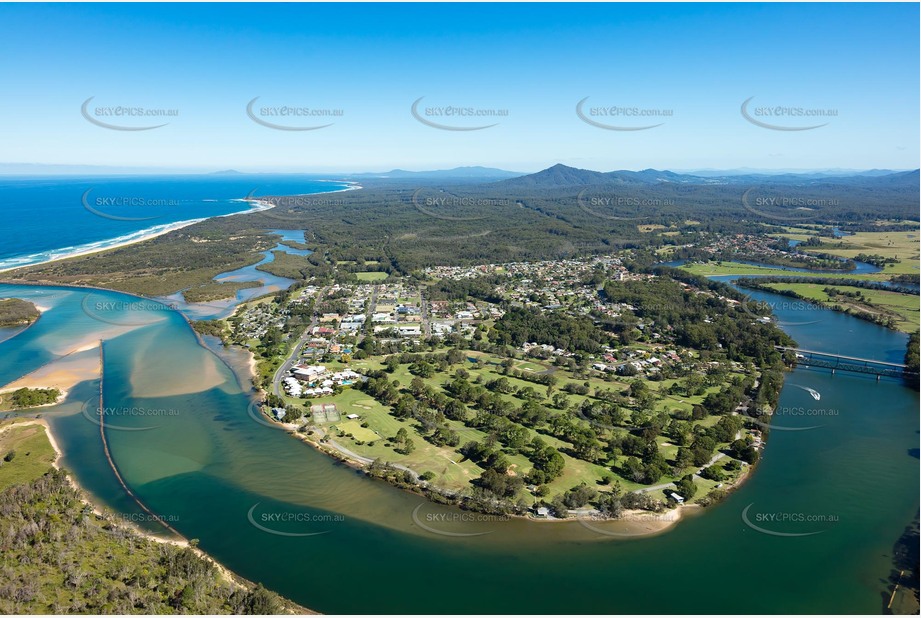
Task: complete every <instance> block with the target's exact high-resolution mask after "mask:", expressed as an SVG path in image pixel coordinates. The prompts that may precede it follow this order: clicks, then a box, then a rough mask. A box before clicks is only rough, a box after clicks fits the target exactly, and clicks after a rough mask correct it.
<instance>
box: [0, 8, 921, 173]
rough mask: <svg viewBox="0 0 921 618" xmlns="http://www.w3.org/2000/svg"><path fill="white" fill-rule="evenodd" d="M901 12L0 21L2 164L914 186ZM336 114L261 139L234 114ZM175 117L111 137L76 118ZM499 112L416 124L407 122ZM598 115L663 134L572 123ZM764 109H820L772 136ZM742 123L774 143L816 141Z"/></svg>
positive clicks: (291, 12) (155, 11) (100, 12)
mask: <svg viewBox="0 0 921 618" xmlns="http://www.w3.org/2000/svg"><path fill="white" fill-rule="evenodd" d="M918 13H919V7H918V5H917V4H703V5H695V4H651V5H633V4H604V5H602V4H565V5H558V4H529V5H522V4H504V5H482V4H473V5H463V6H461V5H454V4H440V5H421V6H420V5H394V4H387V5H381V4H378V5H366V4H360V5H358V4H324V5H292V4H258V5H241V4H232V5H214V4H170V5H136V4H132V5H111V4H106V5H102V4H98V5H95V4H94V5H73V4H69V5H11V4H4V5H0V80H2V82H0V83H3V84H4V90H5V91H6V95H5V96H4V97H3V98H2V100H0V109H2V112H3V113H2V118H3V120H2V121H0V162H33V163H58V164H91V165H131V166H168V167H182V168H195V169H208V170H212V169H224V168H236V169H240V170H244V171H269V170H275V171H305V172H328V171H366V170H370V171H383V170H387V169H391V168H394V167H401V168H407V169H436V168H445V167H454V166H458V165H486V166H496V167H503V168H505V169H511V170H515V171H525V172H527V171H535V170H538V169H542V168H544V167H548V166H550V165H552V164H554V163H557V162H562V163H565V164H567V165H572V166H576V167H586V168H591V169H599V170H612V169H643V168H648V167H655V168H660V169H661V168H668V169H701V168H724V169H725V168H737V167H754V168H772V169H775V168H777V169H819V168H858V169H866V168H895V169H908V168H915V167H918V161H919V141H918V135H919V121H918V118H919V94H918V93H919V61H918V57H919V35H918V17H919V14H918ZM257 96H258V97H260V99H259V102H258V104H257V106H256V108H255V109H256V110H257V111H256V113H257V114H259V111H258V110H259V109H260V108H261V107H263V106H269V107H278V106H291V107H298V108H305V107H306V108H313V109H330V110H341V111H342V115H341V116H338V117H334V118H320V119H316V118H306V119H304V118H295V119H291V118H287V119H280V118H278V117H275V118H272V117H269V116H264V115H263V116H260V117H261V118H263V119H265V120H269V121H273V122H276V123H278V122H284V123H287V124H289V125H302V126H303V125H317V124H324V123H326V122H330V121H332V122H334V124H333V125H332V126H330V127H327V128H324V129H319V130H315V131H279V130H274V129H271V128H267V127H264V126H261V125H259V124H257V123H256V122H254V121H252V120H251V119H250V118H249V117H248V116H247V114H246V105H247V103H248V102H249V101H250V100H252V99H253V98H254V97H257ZM89 97H94V99H93V101H92V104H91V106H90V107H89V109H90V114H91V115H93V117H94V118H96V119H98V120H102V121H111V120H113V119H112V118H111V117H109V118H106V117H103V116H101V115H99V114H97V113H96V111H95V110H96V108H97V107H115V106H129V107H144V108H148V109H151V108H153V109H156V108H162V109H175V110H178V115H177V116H175V117H170V118H167V119H153V121H151V122H148V121H150V120H151V119H148V118H142V119H138V118H129V119H124V118H117V119H115V120H116V121H117V122H118V123H120V124H119V126H140V125H150V124H159V123H161V122H169V124H168V125H167V126H164V127H162V128H158V129H154V130H149V131H115V130H109V129H106V128H101V127H99V126H96V125H95V124H93V123H91V122H89V121H88V120H86V119H85V118H84V117H83V116H82V115H81V112H80V109H81V105H82V104H83V102H84V101H85V100H86V99H88V98H89ZM420 97H425V98H424V100H423V103H422V104H421V107H420V109H421V110H422V111H421V114H423V115H425V110H426V108H430V107H446V106H456V107H462V108H476V109H485V110H507V111H508V115H507V116H504V117H500V118H492V119H487V121H486V122H482V121H480V119H470V118H460V119H458V118H448V119H446V118H444V117H440V118H439V117H436V116H433V115H426V116H425V117H426V118H428V119H429V120H432V121H437V122H441V123H442V124H445V123H450V124H451V126H457V127H469V126H475V125H482V124H488V123H492V122H498V124H497V125H496V126H494V127H491V128H488V129H483V130H478V131H446V130H440V129H437V128H433V127H431V126H427V125H426V124H423V123H422V122H420V121H419V120H417V119H416V118H414V117H413V115H412V114H411V113H410V106H411V105H412V103H413V102H414V101H416V100H417V99H419V98H420ZM585 97H589V99H588V101H587V102H586V104H585V107H584V108H583V111H584V112H585V113H589V114H590V110H591V109H592V108H596V107H605V108H607V107H611V106H617V107H626V108H642V109H649V110H660V111H659V112H658V113H670V114H671V115H670V116H664V117H661V118H658V119H656V120H654V121H652V122H650V121H647V119H646V118H636V117H625V116H623V115H622V114H621V115H619V116H617V117H600V116H593V118H595V119H596V120H598V121H600V122H604V123H607V124H613V125H616V126H618V127H622V128H623V127H637V126H646V125H649V124H654V123H658V122H663V121H664V124H662V125H661V126H658V127H655V128H653V129H648V130H639V131H613V130H605V129H600V128H597V127H595V126H591V125H589V124H587V123H586V122H583V121H582V120H581V119H580V118H579V117H578V116H577V115H576V104H577V103H578V102H579V101H580V100H582V99H584V98H585ZM749 97H755V98H754V99H753V100H752V103H751V104H750V108H749V109H750V110H752V113H754V111H753V110H756V109H760V108H762V107H767V108H774V107H776V106H784V107H794V108H806V109H820V110H832V111H833V112H836V114H837V115H835V116H831V117H827V118H823V119H822V120H821V121H820V122H826V121H827V124H826V125H825V126H823V127H821V128H818V129H813V130H806V131H780V130H772V129H767V128H763V127H760V126H756V125H755V124H753V123H751V122H748V121H747V120H746V119H745V118H744V117H743V116H742V114H741V113H740V107H741V105H742V102H743V101H745V100H746V99H748V98H749ZM761 119H762V120H765V121H766V122H769V123H771V124H774V125H775V126H782V127H802V126H809V125H812V124H819V123H820V122H813V120H812V118H806V119H804V118H801V117H791V116H789V115H788V114H787V115H783V116H782V117H780V118H777V117H772V118H767V117H764V116H762V117H761Z"/></svg>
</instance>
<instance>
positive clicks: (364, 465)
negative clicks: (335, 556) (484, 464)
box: [221, 342, 755, 538]
mask: <svg viewBox="0 0 921 618" xmlns="http://www.w3.org/2000/svg"><path fill="white" fill-rule="evenodd" d="M221 345H223V346H224V347H225V348H227V347H229V346H227V345H226V344H224V343H223V342H221ZM237 347H240V346H237ZM242 349H244V350H245V351H246V352H247V353H248V354H249V360H250V362H249V367H250V380H251V384H252V388H253V391H254V393H255V394H256V395H257V396H259V397H260V398H263V399H264V398H265V396H266V392H265V391H264V390H263V389H262V388H257V387H256V384H255V378H256V363H257V361H256V360H255V355H254V354H253V353H252V352H251V351H250V350H247V349H245V348H242ZM258 414H259V416H260V417H262V418H261V419H259V420H262V421H263V422H264V423H265V424H267V425H271V426H273V427H276V428H278V429H280V430H283V431H284V432H285V433H286V434H288V435H289V436H291V437H292V438H294V439H295V440H298V441H300V442H303V443H304V444H306V445H308V446H310V447H312V448H314V449H315V450H317V451H318V452H320V453H322V454H323V455H326V456H327V457H330V458H331V459H334V460H335V461H338V462H340V463H342V464H345V465H346V466H348V467H350V468H352V469H353V470H356V471H358V472H361V473H363V474H364V475H366V476H367V477H369V478H371V479H378V480H381V481H383V482H385V483H387V484H388V485H390V486H391V487H393V488H394V489H399V490H402V491H406V492H409V493H411V494H414V495H417V496H420V497H422V498H424V499H426V500H427V501H428V502H430V503H431V504H436V505H440V506H452V507H454V508H459V509H461V510H469V511H471V512H479V513H484V514H489V512H487V511H485V510H478V509H476V508H471V506H475V505H470V504H466V503H463V502H456V501H455V496H454V495H452V494H449V493H447V492H446V491H445V490H442V489H439V488H435V487H431V486H429V485H427V484H426V485H420V484H418V477H419V474H418V473H417V472H415V471H414V470H412V469H410V468H407V467H405V466H402V465H401V464H394V463H393V462H384V463H385V465H387V466H389V467H391V468H392V469H396V470H407V471H409V472H411V473H412V474H413V475H415V477H416V481H417V482H416V483H414V484H412V485H410V484H405V485H404V484H396V483H392V482H390V480H389V479H388V478H381V477H377V476H374V475H372V474H371V473H370V465H371V464H370V463H368V462H366V461H363V459H369V458H362V457H361V456H360V455H357V454H356V453H352V452H351V451H349V450H348V449H347V448H345V447H342V446H340V445H339V444H338V443H336V442H334V441H333V440H331V439H328V440H327V442H320V439H322V438H325V437H326V434H324V435H321V436H317V435H314V436H311V435H308V434H307V433H306V432H301V431H299V429H300V426H299V425H298V424H297V423H283V422H281V421H277V420H275V419H273V418H271V417H269V416H267V415H266V414H264V413H263V412H261V409H260V412H258ZM754 467H755V466H754V465H748V466H746V468H745V469H744V471H743V473H742V474H740V475H739V477H738V478H737V479H736V480H735V482H733V483H731V484H724V486H723V487H722V488H721V489H723V490H724V491H725V492H726V494H727V495H726V497H728V495H729V494H731V493H732V492H734V491H736V490H737V489H739V488H740V487H741V486H742V485H743V484H744V483H745V482H746V481H747V480H748V479H749V478H750V477H751V476H752V472H753V471H754ZM430 494H435V495H437V496H440V497H442V498H445V499H447V500H448V502H447V503H445V502H441V501H437V500H433V499H432V498H431V496H430ZM724 499H725V498H723V500H724ZM719 502H722V500H720V501H719ZM719 502H716V503H713V504H712V505H710V506H713V505H715V504H718V503H719ZM706 508H707V507H705V506H703V505H701V504H698V503H696V502H694V503H690V504H679V505H677V506H675V507H673V508H667V507H666V509H665V510H664V511H661V512H656V511H646V510H642V509H624V511H623V514H622V516H621V517H618V518H596V517H595V515H593V514H588V516H587V517H585V516H580V515H573V516H570V517H565V518H559V517H535V516H534V515H532V514H531V513H525V514H521V513H505V514H504V515H506V516H508V517H509V518H514V519H518V520H522V521H528V522H534V523H542V524H543V523H572V522H591V523H596V524H600V525H607V524H613V523H618V522H620V523H634V524H646V525H650V524H651V525H652V528H651V529H649V530H648V531H644V532H641V533H638V534H632V535H630V538H641V537H642V538H646V537H651V536H656V535H659V534H663V533H665V532H668V531H670V530H672V529H673V528H674V527H675V526H677V525H678V524H679V523H681V522H682V521H683V520H684V519H685V518H686V517H688V516H689V515H699V514H702V512H703V511H704V510H705V509H706ZM583 525H586V524H584V523H583ZM586 527H589V529H591V528H590V526H586ZM612 536H618V535H616V534H612Z"/></svg>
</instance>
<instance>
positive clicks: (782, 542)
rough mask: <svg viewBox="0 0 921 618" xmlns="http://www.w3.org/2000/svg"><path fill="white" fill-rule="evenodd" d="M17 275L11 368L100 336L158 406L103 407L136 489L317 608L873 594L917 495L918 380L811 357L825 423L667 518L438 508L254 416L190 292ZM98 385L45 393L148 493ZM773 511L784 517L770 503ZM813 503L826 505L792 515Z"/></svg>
mask: <svg viewBox="0 0 921 618" xmlns="http://www.w3.org/2000/svg"><path fill="white" fill-rule="evenodd" d="M9 296H15V297H21V298H29V299H35V301H36V302H37V303H39V304H42V305H44V306H49V307H50V309H49V310H48V311H46V312H45V314H44V315H43V316H42V318H41V319H40V320H39V321H38V322H37V323H36V324H35V325H33V326H32V327H31V328H29V329H27V330H25V331H23V332H20V333H19V334H17V335H15V336H14V337H12V338H10V339H8V340H6V341H3V342H0V383H6V382H8V381H10V380H12V379H15V378H17V377H19V376H21V375H24V374H26V373H28V372H29V371H31V370H33V369H34V368H36V367H38V366H40V365H41V364H42V363H44V362H47V361H48V360H51V359H53V358H54V354H58V355H60V354H65V353H66V352H67V351H68V349H72V348H73V347H77V346H81V345H84V344H85V342H87V341H89V342H92V341H94V340H98V339H100V338H102V339H104V340H105V342H104V344H103V346H104V350H105V367H104V376H105V378H104V398H105V405H106V407H107V408H112V409H114V410H116V411H118V410H120V409H127V408H131V407H134V408H139V409H141V410H148V411H150V412H151V414H149V415H146V416H143V415H129V414H117V413H116V414H113V415H112V416H107V424H108V426H109V427H110V429H108V431H107V436H108V440H109V443H110V446H111V449H112V454H113V457H114V459H115V461H116V462H117V465H118V467H119V469H120V471H121V473H122V475H123V476H124V478H125V480H126V481H127V482H128V484H129V485H130V486H131V488H132V489H133V490H134V491H135V492H136V493H137V495H138V496H140V497H141V498H142V499H143V501H144V502H145V503H146V504H147V505H148V506H149V507H150V508H152V509H153V510H154V511H155V512H157V513H159V514H160V515H162V516H163V517H165V518H168V519H169V521H170V523H171V524H172V525H173V526H174V527H175V528H177V529H178V530H179V531H180V532H181V533H182V534H183V535H185V536H186V537H187V538H197V539H199V540H200V543H201V547H202V548H203V549H204V550H205V551H207V552H209V553H210V554H212V555H213V556H214V557H215V558H217V559H218V560H220V561H221V562H223V563H224V564H226V565H227V566H228V567H229V568H231V569H232V570H234V571H236V572H238V573H240V574H241V575H243V576H244V577H247V578H249V579H252V580H255V581H261V582H263V583H264V584H265V585H266V586H268V587H269V588H271V589H274V590H277V591H278V592H280V593H282V594H284V595H286V596H288V597H290V598H292V599H294V600H295V601H297V602H299V603H302V604H304V605H306V606H308V607H311V608H313V609H316V610H319V611H322V612H329V613H346V612H352V613H359V612H363V613H379V612H407V613H448V612H472V613H486V612H509V613H547V612H559V613H602V612H603V613H693V612H697V613H730V612H731V613H750V612H752V611H756V612H763V613H787V612H790V613H803V612H825V613H854V612H862V613H876V612H878V611H879V610H880V607H881V595H882V593H883V591H884V583H883V582H882V581H881V580H882V579H883V578H885V576H886V575H888V572H889V568H890V554H891V549H892V545H893V543H894V542H895V540H896V539H897V538H898V537H899V535H900V534H901V532H902V529H903V528H904V526H905V525H906V524H907V523H908V522H909V521H910V520H911V519H912V517H913V516H914V514H915V513H916V512H917V510H918V506H919V505H918V495H917V487H918V485H919V467H918V460H917V458H916V456H913V455H912V452H911V450H912V449H917V447H918V429H919V422H918V414H917V410H918V394H917V393H916V392H914V391H911V390H910V389H908V388H906V387H904V386H902V385H901V384H900V383H898V382H896V381H894V380H882V381H881V382H879V383H877V382H875V380H874V379H873V378H867V377H863V376H853V375H845V374H838V375H835V376H831V375H829V374H828V373H825V372H822V371H817V370H808V369H797V370H796V371H794V372H792V373H791V374H789V376H788V379H787V383H786V385H785V387H784V390H783V392H782V394H781V399H780V407H786V408H789V409H805V410H809V411H812V412H816V413H817V412H818V411H819V410H824V411H825V412H828V411H831V410H834V411H836V414H833V415H832V414H824V415H822V416H820V417H819V416H791V417H789V418H785V419H784V421H785V425H786V426H788V427H792V428H796V427H806V426H814V425H820V426H819V427H817V428H815V429H811V430H807V431H774V432H772V435H771V436H770V439H769V443H768V447H767V449H766V452H765V455H764V458H763V461H762V463H761V464H760V465H759V466H758V469H757V470H756V472H755V474H754V476H753V477H752V478H751V479H750V480H749V481H748V482H747V483H746V484H745V485H743V487H742V488H740V489H739V490H738V491H737V492H735V493H734V494H733V495H732V496H731V497H730V498H729V499H727V500H726V501H725V502H724V503H723V504H721V505H719V506H717V507H714V508H712V509H710V510H707V511H706V512H705V513H703V514H702V515H700V516H695V517H689V518H688V519H687V520H686V521H683V522H681V523H680V524H679V525H677V526H676V527H674V528H673V529H672V530H670V531H669V532H667V533H665V534H662V535H659V536H655V537H646V538H636V537H633V538H631V537H620V538H612V537H610V536H607V535H606V534H602V533H598V532H596V531H593V530H589V529H587V528H585V527H583V526H582V525H581V524H579V523H577V522H567V523H562V524H547V523H539V522H528V521H521V520H514V521H477V522H453V523H451V522H447V523H443V521H444V520H443V519H439V517H442V518H445V517H447V518H451V517H454V518H457V517H458V516H459V515H460V514H461V512H459V511H456V510H454V509H450V508H447V507H437V506H435V505H430V504H428V503H426V502H425V501H424V500H422V499H421V498H419V497H417V496H414V495H411V494H408V493H405V492H402V491H399V490H396V489H394V488H392V487H390V486H387V485H385V484H382V483H379V482H376V481H372V480H369V479H367V478H366V477H363V476H361V475H359V474H357V473H356V472H355V471H353V470H351V469H349V468H347V467H344V466H342V465H340V464H337V463H336V462H333V461H332V460H330V459H329V458H327V457H326V456H324V455H321V454H319V453H317V452H316V451H314V450H313V449H312V448H310V447H308V446H306V445H304V444H302V443H300V442H298V441H297V440H295V439H294V438H292V437H290V436H288V435H286V434H285V433H284V432H283V431H281V430H279V429H277V428H274V427H270V426H266V425H263V424H261V423H259V422H256V421H255V420H253V418H252V417H251V416H250V414H249V413H248V412H249V404H250V398H249V386H248V385H247V386H246V387H245V388H244V387H241V385H240V382H239V381H238V379H237V377H236V375H235V373H234V371H232V369H231V366H229V365H227V364H225V363H224V362H223V361H222V359H220V358H219V357H218V356H217V355H215V354H214V353H213V352H212V351H211V350H209V349H208V348H207V347H205V346H203V345H201V343H200V342H199V340H198V339H197V338H196V336H195V334H194V333H193V332H192V330H191V328H190V327H189V325H188V323H187V322H186V321H185V319H184V318H183V317H182V316H181V315H180V314H179V313H178V312H175V311H168V310H164V309H163V308H162V307H158V306H156V305H152V304H148V303H147V302H145V303H144V304H141V305H140V306H139V307H137V308H135V309H133V311H134V313H135V314H136V315H131V316H130V318H129V317H126V316H125V315H124V312H122V313H113V314H112V315H108V314H106V313H105V310H104V309H97V307H100V303H99V302H98V301H100V300H104V301H105V302H109V303H116V304H121V305H125V304H127V303H130V302H132V301H137V299H135V298H133V297H130V296H128V295H124V294H120V293H115V292H111V293H110V292H91V293H90V297H89V300H87V292H86V291H83V290H73V289H65V288H37V287H27V286H9V285H3V286H0V297H9ZM753 296H756V297H758V298H760V297H762V296H763V297H764V298H767V297H768V296H769V295H767V294H762V293H754V294H753ZM101 306H103V307H105V306H106V305H105V304H104V303H103V304H102V305H101ZM87 307H90V308H93V310H92V311H87ZM776 311H777V313H778V314H779V315H778V319H779V320H780V321H781V322H782V323H785V324H789V325H788V326H785V328H786V329H787V330H788V331H789V332H790V334H791V335H792V336H793V337H794V338H795V339H796V340H797V341H798V342H799V344H800V345H801V346H803V347H807V348H811V349H818V350H826V351H830V352H839V353H843V354H850V355H855V356H865V357H871V358H877V359H880V360H895V361H898V360H900V358H901V354H902V353H903V351H904V345H905V340H906V337H905V336H904V335H902V334H899V333H895V332H892V331H888V330H885V329H882V328H880V327H877V326H875V325H873V324H869V323H866V322H861V321H859V320H856V319H854V318H851V317H849V316H846V315H844V314H840V313H835V312H830V311H825V310H817V311H814V312H810V318H811V320H809V322H810V323H809V324H803V325H800V324H799V322H803V321H804V320H802V317H803V316H802V315H801V314H798V313H795V312H794V311H793V310H789V312H788V313H784V312H786V311H788V310H787V309H786V308H785V306H784V305H783V304H778V308H777V310H776ZM800 311H801V310H800ZM113 322H115V324H113ZM49 350H50V351H49ZM806 388H810V389H814V390H815V391H817V392H819V393H821V400H820V401H816V400H814V399H813V398H812V397H811V396H810V395H809V393H808V392H807V391H806V390H805V389H806ZM97 389H98V383H96V382H93V381H90V382H85V383H83V384H81V385H80V386H79V387H78V388H75V389H73V391H72V392H71V393H70V396H69V398H68V400H67V402H65V403H64V404H62V405H60V406H57V407H56V408H53V409H49V412H47V413H46V414H47V416H48V417H49V419H50V422H51V423H52V426H53V428H54V431H55V433H56V435H57V436H59V442H60V443H61V446H62V448H63V451H64V453H65V457H64V461H63V463H64V465H65V466H66V467H67V468H69V469H70V470H72V471H73V472H74V473H75V475H76V477H77V479H78V480H79V482H80V483H81V484H82V485H84V486H85V487H86V488H87V489H88V490H89V491H91V492H92V493H93V494H94V495H95V496H97V497H98V499H100V500H101V501H102V502H104V503H105V504H107V505H109V507H110V508H112V509H113V510H115V511H117V512H119V513H126V514H129V513H135V512H137V508H136V506H134V505H133V504H132V503H131V501H130V500H128V499H127V498H126V497H125V494H124V492H123V491H122V490H121V488H120V487H119V486H118V484H117V483H116V482H115V479H114V476H113V474H112V473H111V471H110V470H109V468H108V466H107V464H106V463H105V461H104V458H103V456H102V449H101V444H100V440H99V427H98V425H96V424H94V422H92V415H90V417H88V416H87V415H86V414H84V413H82V412H81V408H82V405H83V402H86V401H90V402H93V397H94V395H95V393H96V392H97ZM170 411H176V413H171V412H170ZM154 412H156V413H154ZM130 429H141V430H138V431H131V430H130ZM420 505H421V506H420ZM417 508H419V510H418V511H415V510H416V509H417ZM746 509H748V510H747V511H746ZM414 511H415V517H414ZM743 512H747V514H748V517H749V521H752V522H755V523H757V525H759V526H760V527H762V528H765V529H768V530H770V531H773V532H780V533H784V534H808V533H815V534H811V535H810V536H798V537H781V536H776V535H774V534H766V533H762V532H758V531H756V530H754V529H753V528H752V527H749V526H748V525H746V524H745V523H744V521H743V519H742V514H743ZM777 514H784V515H785V516H786V517H787V521H776V520H775V521H764V519H765V518H766V517H767V516H770V515H777ZM797 514H799V515H802V516H804V517H810V518H813V519H814V518H816V517H819V516H821V517H824V518H825V520H824V521H821V522H817V521H790V518H791V517H793V516H796V515H797ZM831 518H834V520H833V521H832V520H831ZM420 523H422V524H424V525H425V527H423V526H420V525H419V524H420ZM259 526H262V528H260V527H259ZM148 527H150V528H151V529H157V527H156V524H153V523H149V524H148ZM433 527H434V528H435V529H438V530H441V531H453V532H459V533H462V534H474V533H485V534H482V535H481V536H463V537H451V536H442V535H439V534H435V533H432V532H430V531H429V530H428V529H426V528H433ZM265 528H268V529H270V530H274V531H275V532H276V533H277V532H282V533H287V534H310V535H312V536H281V535H278V534H275V533H271V532H267V531H266V530H265ZM631 530H632V528H631V527H630V524H620V525H617V526H611V527H606V528H604V529H603V530H602V532H608V533H617V534H629V533H630V532H631ZM454 580H460V581H454ZM357 589H360V590H361V594H356V593H355V591H356V590H357Z"/></svg>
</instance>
